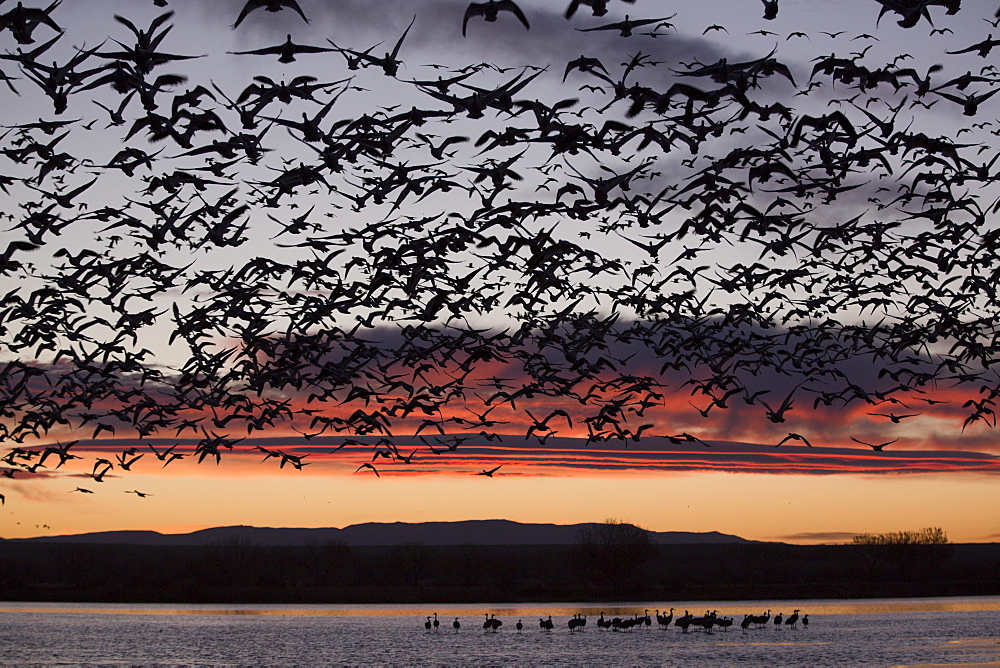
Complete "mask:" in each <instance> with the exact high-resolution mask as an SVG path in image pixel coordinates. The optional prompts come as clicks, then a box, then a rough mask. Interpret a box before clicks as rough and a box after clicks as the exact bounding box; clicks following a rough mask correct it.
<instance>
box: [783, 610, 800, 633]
mask: <svg viewBox="0 0 1000 668" xmlns="http://www.w3.org/2000/svg"><path fill="white" fill-rule="evenodd" d="M798 621H799V611H798V610H793V611H792V614H791V616H790V617H789V618H788V619H786V620H785V625H786V626H791V627H792V628H793V629H794V628H795V625H796V624H798Z"/></svg>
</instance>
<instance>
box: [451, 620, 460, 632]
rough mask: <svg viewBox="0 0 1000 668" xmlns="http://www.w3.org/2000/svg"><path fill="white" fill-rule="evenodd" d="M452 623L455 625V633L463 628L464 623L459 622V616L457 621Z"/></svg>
mask: <svg viewBox="0 0 1000 668" xmlns="http://www.w3.org/2000/svg"><path fill="white" fill-rule="evenodd" d="M451 625H452V626H454V627H455V633H458V630H459V629H460V628H462V625H461V624H459V623H458V617H456V618H455V621H453V622H452V623H451Z"/></svg>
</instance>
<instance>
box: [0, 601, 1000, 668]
mask: <svg viewBox="0 0 1000 668" xmlns="http://www.w3.org/2000/svg"><path fill="white" fill-rule="evenodd" d="M647 607H648V608H649V614H650V616H651V617H653V615H654V610H657V609H659V610H664V611H666V609H669V608H670V607H674V608H675V611H674V612H675V618H676V616H677V615H678V614H683V612H684V610H685V609H688V610H690V611H691V612H692V614H695V615H700V614H703V613H704V612H705V611H706V610H715V611H717V612H718V614H719V615H720V616H729V617H732V618H733V619H734V621H735V623H734V624H733V626H732V627H731V628H729V629H728V630H725V631H722V630H719V629H718V628H716V629H714V630H713V631H712V632H711V633H707V632H705V631H701V630H699V631H689V632H687V633H684V632H682V631H681V630H680V629H679V628H677V627H675V626H673V625H671V626H670V627H669V628H668V629H667V630H662V629H659V628H658V627H657V624H656V620H655V617H653V620H652V625H651V626H649V627H645V626H640V627H638V628H636V629H635V630H633V631H630V632H612V631H603V630H599V629H598V628H597V626H596V620H597V617H598V615H599V614H600V613H601V612H603V613H604V616H605V618H611V617H616V616H617V617H621V618H629V617H634V616H635V615H639V616H642V615H643V613H644V610H645V609H646V608H647ZM795 608H798V609H800V611H801V612H800V614H801V615H805V614H808V615H809V622H810V623H809V625H808V627H803V626H802V625H801V624H799V625H798V626H797V628H792V627H790V626H787V625H785V624H782V625H780V626H775V625H774V624H773V615H775V614H777V613H779V612H781V613H784V616H785V618H786V619H787V617H788V615H790V614H791V613H792V611H793V610H794V609H795ZM768 609H770V610H771V613H772V618H771V621H769V622H768V623H767V624H766V625H765V627H763V628H751V629H749V630H748V632H747V633H743V632H742V631H741V629H740V622H741V621H742V620H743V617H744V615H745V614H751V613H752V614H760V613H763V612H764V611H765V610H768ZM434 612H437V614H438V619H439V620H440V621H441V625H440V628H439V629H438V630H437V631H433V630H432V631H430V632H428V631H426V630H425V628H424V622H425V620H426V617H427V615H430V614H433V613H434ZM577 613H581V614H586V615H587V619H588V623H587V625H586V627H585V630H584V631H583V632H571V631H569V629H568V627H567V622H568V620H569V619H570V618H571V617H572V616H573V615H574V614H577ZM488 614H492V615H495V616H496V618H498V619H501V620H503V626H501V627H500V630H499V632H497V633H486V632H484V631H483V628H482V625H483V620H484V619H485V617H486V615H488ZM550 615H551V617H552V621H553V622H554V624H555V628H554V630H552V631H551V632H544V631H542V630H541V629H540V628H539V624H538V621H539V618H545V619H547V618H548V617H549V616H550ZM455 617H458V618H459V621H460V624H461V628H460V629H459V630H458V631H457V632H456V631H455V630H454V629H453V628H452V622H453V621H454V619H455ZM519 619H520V620H522V621H523V624H524V631H523V632H521V633H518V632H517V631H516V630H515V628H514V626H515V623H516V622H517V621H518V620H519ZM0 663H3V664H4V665H9V664H37V665H55V664H67V663H69V664H74V663H75V664H80V663H84V664H102V665H113V664H121V665H125V664H173V665H177V664H181V665H248V664H251V665H259V664H271V665H275V664H284V665H288V664H301V665H304V664H309V665H344V664H422V665H427V664H450V665H454V664H491V665H496V664H521V665H523V664H533V665H568V664H580V663H587V664H608V665H626V664H627V665H694V664H711V665H722V664H725V665H732V664H747V665H771V666H773V665H831V666H832V665H838V666H842V665H886V666H888V665H921V664H989V663H1000V597H978V598H928V599H879V600H857V601H744V602H735V603H734V602H731V601H730V602H711V601H707V602H706V601H698V602H682V603H676V602H669V603H662V602H661V603H648V604H647V603H643V604H638V605H637V604H611V603H608V604H603V605H597V606H586V605H571V604H552V605H547V606H546V605H535V604H531V605H526V606H510V605H498V606H440V607H437V608H433V607H428V606H400V605H391V606H389V605H387V606H337V605H329V606H301V605H294V606H282V605H269V606H231V605H229V606H222V605H134V604H121V605H116V604H70V603H66V604H59V603H4V602H0Z"/></svg>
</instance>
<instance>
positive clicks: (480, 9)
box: [462, 0, 531, 37]
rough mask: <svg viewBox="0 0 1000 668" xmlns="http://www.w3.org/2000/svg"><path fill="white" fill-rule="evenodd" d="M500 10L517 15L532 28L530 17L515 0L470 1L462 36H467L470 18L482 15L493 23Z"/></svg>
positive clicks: (464, 17) (466, 9) (463, 18)
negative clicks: (466, 31)
mask: <svg viewBox="0 0 1000 668" xmlns="http://www.w3.org/2000/svg"><path fill="white" fill-rule="evenodd" d="M500 12H510V13H511V14H513V15H514V16H516V17H517V20H518V21H520V22H521V23H522V24H523V25H524V27H525V29H530V28H531V25H529V23H528V17H527V16H525V15H524V12H523V11H521V8H520V7H518V6H517V4H516V3H515V2H514V1H513V0H487V1H486V2H470V3H469V6H468V7H466V8H465V14H464V15H463V16H462V37H465V30H466V27H467V26H468V24H469V19H470V18H475V17H479V16H482V17H483V18H484V19H485V20H486V21H487V22H489V23H493V22H495V21H496V20H497V18H498V16H499V15H500Z"/></svg>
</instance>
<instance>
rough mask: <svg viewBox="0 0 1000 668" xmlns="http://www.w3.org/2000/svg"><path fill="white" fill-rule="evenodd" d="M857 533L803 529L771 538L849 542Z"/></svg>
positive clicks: (817, 541) (829, 542) (784, 540)
mask: <svg viewBox="0 0 1000 668" xmlns="http://www.w3.org/2000/svg"><path fill="white" fill-rule="evenodd" d="M857 535H858V534H857V533H856V532H850V531H804V532H801V533H793V534H786V535H784V536H774V537H773V540H777V541H782V542H786V541H787V542H790V543H825V544H831V543H850V542H851V540H852V539H853V538H854V537H855V536H857Z"/></svg>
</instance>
